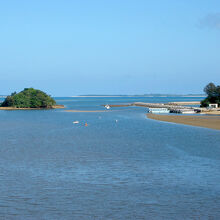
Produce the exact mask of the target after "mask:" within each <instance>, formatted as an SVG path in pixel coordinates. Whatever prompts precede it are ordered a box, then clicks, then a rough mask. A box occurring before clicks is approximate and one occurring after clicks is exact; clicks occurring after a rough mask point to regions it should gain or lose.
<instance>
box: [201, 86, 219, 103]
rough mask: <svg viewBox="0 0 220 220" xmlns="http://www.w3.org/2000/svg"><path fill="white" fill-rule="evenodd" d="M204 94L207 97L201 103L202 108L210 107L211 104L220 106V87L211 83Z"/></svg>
mask: <svg viewBox="0 0 220 220" xmlns="http://www.w3.org/2000/svg"><path fill="white" fill-rule="evenodd" d="M204 92H205V93H206V94H207V97H206V98H205V99H204V100H202V101H201V107H208V106H209V104H214V103H215V104H218V105H219V106H220V86H219V85H218V86H216V85H215V84H214V83H209V84H208V85H207V86H206V87H205V88H204Z"/></svg>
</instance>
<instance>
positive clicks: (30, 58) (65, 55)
mask: <svg viewBox="0 0 220 220" xmlns="http://www.w3.org/2000/svg"><path fill="white" fill-rule="evenodd" d="M219 53H220V1H219V0H208V1H207V0H184V1H180V0H149V1H148V0H120V1H119V0H111V1H109V0H93V1H92V0H78V1H74V0H62V1H61V0H59V1H57V0H47V1H45V0H37V1H30V0H26V1H25V0H19V1H17V0H8V1H3V0H2V1H0V80H1V85H0V94H9V93H11V92H12V91H19V90H22V89H23V88H25V87H34V88H38V89H42V90H44V91H46V92H48V93H49V94H51V95H54V96H71V95H78V94H144V93H178V94H183V93H201V92H202V90H203V87H204V86H205V85H206V84H207V83H208V82H211V81H212V82H214V83H216V84H220V55H219Z"/></svg>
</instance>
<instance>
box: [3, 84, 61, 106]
mask: <svg viewBox="0 0 220 220" xmlns="http://www.w3.org/2000/svg"><path fill="white" fill-rule="evenodd" d="M54 108H64V106H63V105H57V104H56V101H55V100H54V99H53V98H52V97H51V96H49V95H47V94H46V93H45V92H43V91H41V90H38V89H34V88H25V89H24V90H23V91H21V92H19V93H16V92H14V93H12V94H11V95H9V96H7V97H6V99H5V100H4V101H3V102H2V103H1V105H0V110H16V109H24V110H26V109H54Z"/></svg>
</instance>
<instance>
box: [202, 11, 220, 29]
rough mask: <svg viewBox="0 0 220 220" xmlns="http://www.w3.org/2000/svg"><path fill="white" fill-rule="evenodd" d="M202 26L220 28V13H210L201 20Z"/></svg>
mask: <svg viewBox="0 0 220 220" xmlns="http://www.w3.org/2000/svg"><path fill="white" fill-rule="evenodd" d="M199 26H200V27H208V28H215V29H219V30H220V13H213V14H209V15H207V16H206V17H204V18H203V19H201V20H200V22H199Z"/></svg>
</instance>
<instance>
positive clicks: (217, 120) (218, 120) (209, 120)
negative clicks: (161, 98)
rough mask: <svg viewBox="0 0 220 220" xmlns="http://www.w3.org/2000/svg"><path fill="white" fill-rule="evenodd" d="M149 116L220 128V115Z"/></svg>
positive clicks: (150, 115) (173, 121)
mask: <svg viewBox="0 0 220 220" xmlns="http://www.w3.org/2000/svg"><path fill="white" fill-rule="evenodd" d="M147 117H148V118H150V119H154V120H159V121H166V122H172V123H177V124H185V125H191V126H198V127H205V128H211V129H217V130H220V116H206V115H199V116H197V115H195V116H191V115H190V116H185V115H159V114H150V113H149V114H147Z"/></svg>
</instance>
